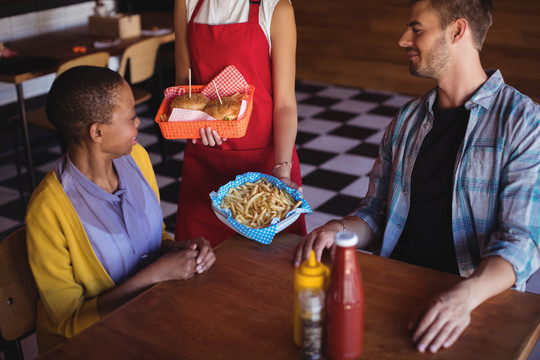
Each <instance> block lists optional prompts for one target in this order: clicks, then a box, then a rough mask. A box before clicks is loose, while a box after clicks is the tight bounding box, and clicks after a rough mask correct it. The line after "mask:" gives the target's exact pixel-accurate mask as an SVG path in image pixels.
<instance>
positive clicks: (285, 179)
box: [278, 177, 304, 195]
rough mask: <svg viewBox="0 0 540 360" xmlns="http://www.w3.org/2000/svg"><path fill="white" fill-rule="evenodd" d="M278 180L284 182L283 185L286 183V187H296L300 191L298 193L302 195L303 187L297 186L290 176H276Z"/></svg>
mask: <svg viewBox="0 0 540 360" xmlns="http://www.w3.org/2000/svg"><path fill="white" fill-rule="evenodd" d="M278 179H279V180H281V181H283V183H285V185H287V186H288V187H290V188H293V189H296V190H298V191H300V193H301V194H302V195H304V188H303V187H301V186H298V184H297V183H295V182H294V181H292V180H291V179H290V178H288V177H281V178H278Z"/></svg>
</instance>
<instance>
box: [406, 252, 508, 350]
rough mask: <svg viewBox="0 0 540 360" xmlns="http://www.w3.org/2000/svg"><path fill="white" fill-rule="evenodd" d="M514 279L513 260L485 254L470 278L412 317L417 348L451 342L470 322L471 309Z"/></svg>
mask: <svg viewBox="0 0 540 360" xmlns="http://www.w3.org/2000/svg"><path fill="white" fill-rule="evenodd" d="M515 282H516V275H515V272H514V268H513V266H512V264H510V263H509V262H508V261H506V260H504V259H503V258H502V257H499V256H489V257H486V258H485V259H484V260H482V262H481V263H480V265H479V266H478V269H476V271H475V272H474V273H473V274H472V275H471V276H470V277H469V278H468V279H463V280H462V281H461V282H459V283H458V284H457V285H456V286H454V287H452V288H451V289H450V290H448V291H445V292H443V293H441V294H440V295H438V296H437V297H435V298H434V299H432V300H431V301H429V302H428V304H427V305H426V306H424V307H423V308H422V310H421V311H420V312H418V313H417V314H416V315H415V316H414V317H413V319H412V321H411V322H410V323H409V328H410V329H412V330H414V334H413V337H412V339H413V342H414V343H415V344H416V347H417V349H418V351H421V352H424V351H425V350H426V349H427V350H429V351H431V352H437V351H439V349H440V348H441V347H442V348H448V347H450V346H452V345H453V344H454V343H455V342H456V340H457V339H458V338H459V336H460V335H461V334H462V333H463V330H465V328H467V326H468V325H469V323H470V322H471V312H472V311H473V310H474V309H476V307H477V306H479V305H480V304H482V303H483V302H484V301H486V300H487V299H489V298H491V297H492V296H495V295H497V294H499V293H501V292H503V291H504V290H507V289H509V288H510V287H511V286H512V285H513V284H514V283H515Z"/></svg>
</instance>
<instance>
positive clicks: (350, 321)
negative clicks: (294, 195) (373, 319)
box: [326, 232, 364, 360]
mask: <svg viewBox="0 0 540 360" xmlns="http://www.w3.org/2000/svg"><path fill="white" fill-rule="evenodd" d="M357 242H358V237H357V236H356V234H354V233H351V232H339V233H337V234H336V246H337V249H336V254H335V257H334V264H333V265H332V271H331V273H330V286H329V288H328V291H327V294H326V316H327V318H326V321H327V327H326V331H327V333H326V336H327V339H326V340H327V342H326V354H327V356H328V358H329V359H332V360H349V359H358V358H359V357H360V355H362V348H363V337H364V289H363V287H362V278H361V274H360V268H359V267H358V262H357V260H356V248H355V247H356V243H357Z"/></svg>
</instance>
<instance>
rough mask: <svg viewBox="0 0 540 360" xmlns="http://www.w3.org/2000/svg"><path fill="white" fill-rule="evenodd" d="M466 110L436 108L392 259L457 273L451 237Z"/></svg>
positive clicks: (421, 148)
mask: <svg viewBox="0 0 540 360" xmlns="http://www.w3.org/2000/svg"><path fill="white" fill-rule="evenodd" d="M468 120H469V111H468V110H467V109H465V106H460V107H457V108H453V109H438V107H437V106H434V121H433V128H432V129H431V131H430V132H429V133H428V134H427V135H426V137H425V138H424V141H423V143H422V146H421V147H420V152H419V154H418V157H417V159H416V162H415V164H414V168H413V172H412V175H411V190H410V196H411V207H410V209H409V214H408V216H407V221H406V223H405V227H404V229H403V233H402V234H401V237H400V238H399V241H398V243H397V245H396V247H395V248H394V251H393V252H392V254H391V255H390V257H391V258H394V259H397V260H401V261H405V262H409V263H413V264H416V265H420V266H425V267H429V268H432V269H437V270H442V271H446V272H450V273H454V274H459V270H458V266H457V260H456V252H455V248H454V238H453V235H452V193H453V178H454V166H455V163H456V156H457V152H458V149H459V147H460V145H461V143H462V142H463V139H464V137H465V131H466V129H467V123H468Z"/></svg>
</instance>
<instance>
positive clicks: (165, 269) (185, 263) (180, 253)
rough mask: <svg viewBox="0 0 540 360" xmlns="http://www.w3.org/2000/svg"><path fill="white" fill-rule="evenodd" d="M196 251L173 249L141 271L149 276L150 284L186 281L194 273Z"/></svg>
mask: <svg viewBox="0 0 540 360" xmlns="http://www.w3.org/2000/svg"><path fill="white" fill-rule="evenodd" d="M197 255H198V251H197V250H195V249H192V248H188V249H183V248H181V247H174V248H172V249H171V250H170V251H168V252H167V253H165V254H163V255H162V256H161V257H159V258H158V259H157V260H156V261H154V262H153V263H151V264H150V265H148V266H147V267H146V268H145V269H143V270H142V271H144V272H148V273H149V274H151V277H152V279H153V280H152V283H154V284H155V283H158V282H161V281H167V280H187V279H189V278H190V277H192V276H193V275H194V274H195V272H196V265H197Z"/></svg>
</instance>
